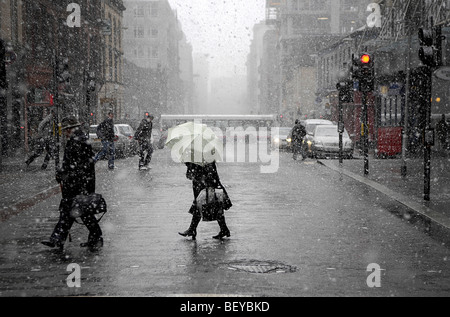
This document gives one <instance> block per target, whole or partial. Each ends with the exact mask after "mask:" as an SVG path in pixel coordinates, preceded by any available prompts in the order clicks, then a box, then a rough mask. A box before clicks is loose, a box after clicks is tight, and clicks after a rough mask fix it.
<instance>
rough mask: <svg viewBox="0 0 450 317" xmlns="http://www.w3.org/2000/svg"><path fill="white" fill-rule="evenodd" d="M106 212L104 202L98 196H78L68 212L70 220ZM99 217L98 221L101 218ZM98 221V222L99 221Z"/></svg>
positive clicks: (100, 196)
mask: <svg viewBox="0 0 450 317" xmlns="http://www.w3.org/2000/svg"><path fill="white" fill-rule="evenodd" d="M106 212H107V208H106V201H105V199H104V198H103V197H102V195H100V194H90V195H78V196H76V197H75V199H74V200H73V203H72V208H71V210H70V216H71V217H72V218H78V217H83V216H87V215H97V214H101V213H103V215H102V217H103V216H104V215H105V213H106ZM102 217H100V219H101V218H102ZM100 219H98V221H100Z"/></svg>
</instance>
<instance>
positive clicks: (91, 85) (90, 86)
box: [87, 72, 96, 91]
mask: <svg viewBox="0 0 450 317" xmlns="http://www.w3.org/2000/svg"><path fill="white" fill-rule="evenodd" d="M95 79H96V76H95V72H88V75H87V91H95V89H96V87H95Z"/></svg>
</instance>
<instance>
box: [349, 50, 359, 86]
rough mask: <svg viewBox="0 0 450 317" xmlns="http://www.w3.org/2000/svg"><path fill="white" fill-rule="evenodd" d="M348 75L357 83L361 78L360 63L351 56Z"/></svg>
mask: <svg viewBox="0 0 450 317" xmlns="http://www.w3.org/2000/svg"><path fill="white" fill-rule="evenodd" d="M350 73H351V76H352V79H353V81H358V82H359V80H360V78H361V74H360V73H361V61H360V60H359V59H358V58H356V57H355V54H352V66H351V67H350Z"/></svg>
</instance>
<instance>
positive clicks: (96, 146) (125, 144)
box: [89, 124, 136, 157]
mask: <svg viewBox="0 0 450 317" xmlns="http://www.w3.org/2000/svg"><path fill="white" fill-rule="evenodd" d="M97 127H98V125H91V126H90V127H89V142H90V143H91V145H92V149H93V150H94V152H99V151H100V150H101V149H102V142H101V140H100V139H99V138H98V137H97ZM130 129H131V130H130ZM124 133H125V134H127V135H125V134H124ZM130 133H131V135H130ZM114 134H115V138H114V144H115V146H116V155H117V157H127V156H129V155H131V154H132V149H133V146H134V144H135V143H136V142H135V141H134V140H133V136H134V131H133V128H131V126H129V125H127V124H115V125H114Z"/></svg>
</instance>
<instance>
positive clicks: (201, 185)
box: [179, 162, 231, 240]
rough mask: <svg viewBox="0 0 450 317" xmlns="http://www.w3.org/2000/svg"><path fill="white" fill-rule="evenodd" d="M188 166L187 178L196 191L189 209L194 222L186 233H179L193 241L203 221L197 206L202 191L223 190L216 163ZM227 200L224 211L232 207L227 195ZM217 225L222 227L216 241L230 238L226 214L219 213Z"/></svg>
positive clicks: (188, 164)
mask: <svg viewBox="0 0 450 317" xmlns="http://www.w3.org/2000/svg"><path fill="white" fill-rule="evenodd" d="M185 164H186V166H187V172H186V177H187V178H188V179H190V180H192V188H193V191H194V203H193V204H192V206H191V208H190V209H189V213H191V214H192V221H191V225H190V226H189V229H188V230H186V231H185V232H179V234H180V235H182V236H183V237H192V239H193V240H195V239H196V237H197V226H198V224H199V223H200V221H201V220H202V214H201V210H199V208H198V206H197V198H198V197H199V195H200V193H201V192H202V190H204V189H206V188H208V187H212V188H214V189H220V188H223V186H222V184H221V183H220V178H219V174H218V173H217V168H216V163H215V162H212V163H209V164H206V165H204V166H202V165H198V164H194V163H185ZM226 199H227V200H228V206H225V208H224V209H228V208H230V207H231V202H230V201H229V199H228V195H226ZM217 223H218V224H219V227H220V232H219V233H218V234H217V235H216V236H214V237H213V238H214V239H222V238H223V237H230V230H229V229H228V227H227V224H226V222H225V215H224V213H223V212H222V213H219V215H218V218H217Z"/></svg>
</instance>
